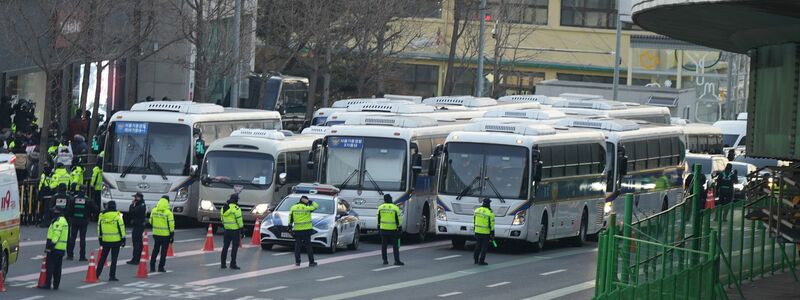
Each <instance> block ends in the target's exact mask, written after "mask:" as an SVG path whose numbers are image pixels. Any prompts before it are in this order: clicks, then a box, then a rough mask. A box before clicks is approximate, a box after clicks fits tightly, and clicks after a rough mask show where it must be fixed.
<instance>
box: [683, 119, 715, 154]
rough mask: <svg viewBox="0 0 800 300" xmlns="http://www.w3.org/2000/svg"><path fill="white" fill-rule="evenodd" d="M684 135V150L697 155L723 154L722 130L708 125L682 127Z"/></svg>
mask: <svg viewBox="0 0 800 300" xmlns="http://www.w3.org/2000/svg"><path fill="white" fill-rule="evenodd" d="M683 131H684V133H685V134H686V150H687V151H688V152H689V153H698V154H725V153H723V152H724V151H723V148H724V147H723V146H724V145H723V144H722V129H719V128H717V127H714V126H712V125H708V124H686V125H683Z"/></svg>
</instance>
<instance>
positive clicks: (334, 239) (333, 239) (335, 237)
mask: <svg viewBox="0 0 800 300" xmlns="http://www.w3.org/2000/svg"><path fill="white" fill-rule="evenodd" d="M338 243H339V234H338V233H336V230H334V231H333V233H332V234H331V245H330V247H329V248H328V252H329V253H331V254H333V253H336V249H337V248H338V247H337V244H338Z"/></svg>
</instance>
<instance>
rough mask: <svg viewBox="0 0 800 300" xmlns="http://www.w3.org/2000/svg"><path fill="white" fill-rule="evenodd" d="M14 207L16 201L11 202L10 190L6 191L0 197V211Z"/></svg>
mask: <svg viewBox="0 0 800 300" xmlns="http://www.w3.org/2000/svg"><path fill="white" fill-rule="evenodd" d="M16 208H17V207H16V203H15V202H11V191H6V195H5V196H3V198H1V199H0V211H3V210H8V209H16Z"/></svg>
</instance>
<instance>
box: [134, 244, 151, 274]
mask: <svg viewBox="0 0 800 300" xmlns="http://www.w3.org/2000/svg"><path fill="white" fill-rule="evenodd" d="M145 253H147V252H146V251H144V250H142V259H141V260H139V270H137V271H136V278H147V264H148V261H149V259H148V258H147V257H145V256H144V255H145Z"/></svg>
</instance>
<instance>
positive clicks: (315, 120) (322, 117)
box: [309, 98, 414, 126]
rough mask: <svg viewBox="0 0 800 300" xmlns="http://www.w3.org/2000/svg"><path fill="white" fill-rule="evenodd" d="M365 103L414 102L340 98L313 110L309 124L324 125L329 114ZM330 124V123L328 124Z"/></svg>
mask: <svg viewBox="0 0 800 300" xmlns="http://www.w3.org/2000/svg"><path fill="white" fill-rule="evenodd" d="M367 103H406V104H414V102H412V101H410V100H403V99H394V98H391V99H390V98H352V99H342V100H337V101H335V102H333V104H332V105H331V107H323V108H320V109H317V110H316V111H314V115H313V116H312V118H311V122H310V124H309V126H322V125H325V124H326V122H327V121H328V118H329V117H330V116H331V114H333V113H335V112H344V111H347V108H348V107H350V106H351V105H358V104H367ZM328 126H330V125H328Z"/></svg>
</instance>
